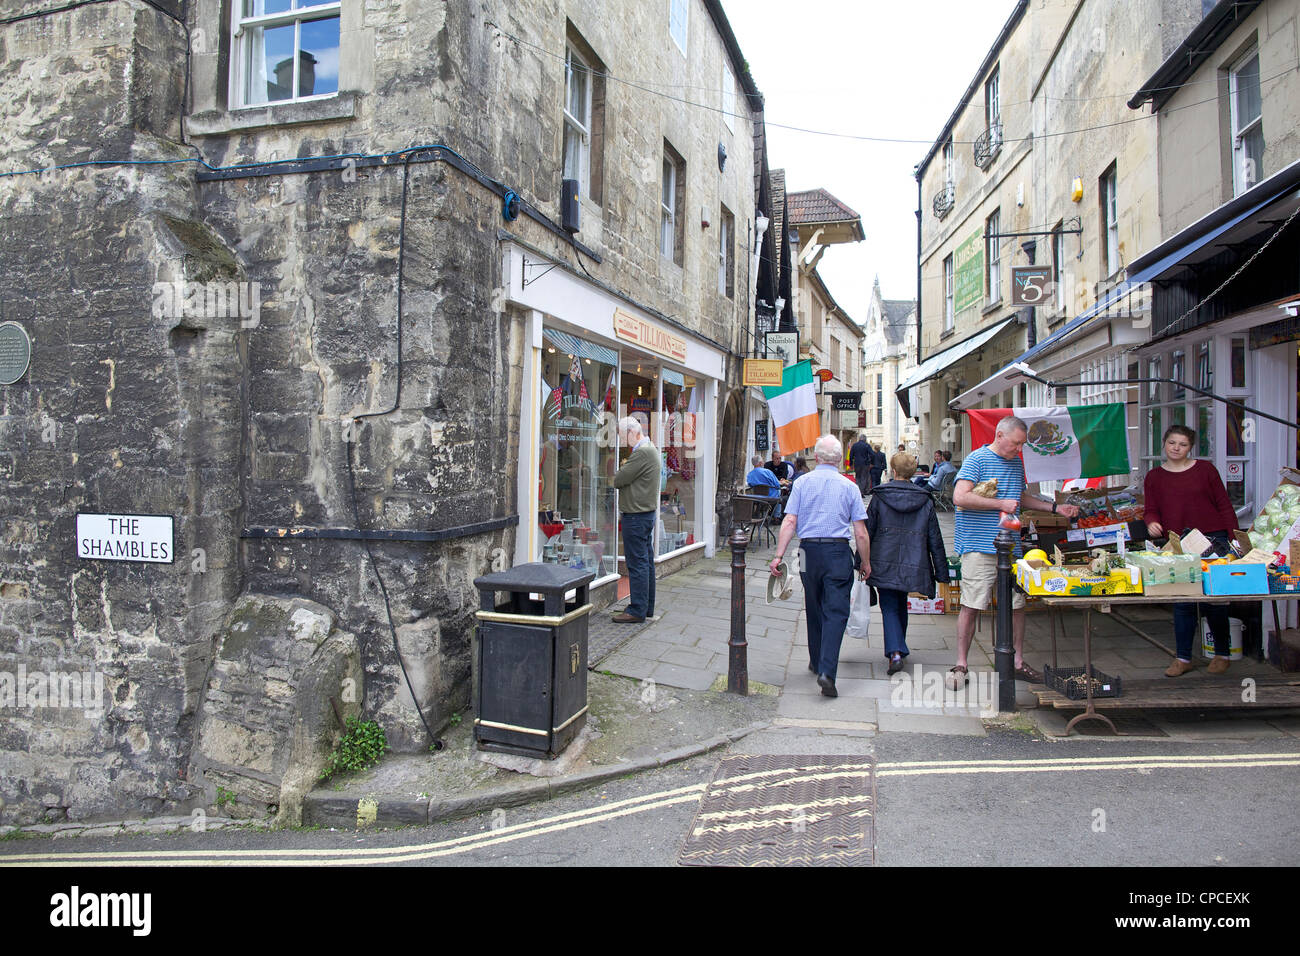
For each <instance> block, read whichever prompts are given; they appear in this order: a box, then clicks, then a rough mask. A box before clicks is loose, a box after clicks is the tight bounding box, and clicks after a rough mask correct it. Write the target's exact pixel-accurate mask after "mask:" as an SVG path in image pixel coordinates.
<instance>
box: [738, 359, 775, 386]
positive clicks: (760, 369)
mask: <svg viewBox="0 0 1300 956" xmlns="http://www.w3.org/2000/svg"><path fill="white" fill-rule="evenodd" d="M783 368H785V366H784V365H783V364H782V363H781V360H780V359H745V367H744V371H743V377H742V378H741V384H742V385H768V386H778V387H779V386H780V384H781V370H782V369H783Z"/></svg>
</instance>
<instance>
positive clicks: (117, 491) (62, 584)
mask: <svg viewBox="0 0 1300 956" xmlns="http://www.w3.org/2000/svg"><path fill="white" fill-rule="evenodd" d="M183 58H184V41H183V33H182V32H181V31H180V29H179V26H178V25H177V24H176V23H174V22H173V21H170V20H168V19H167V18H166V17H164V16H163V15H162V14H160V13H158V12H157V11H155V10H152V9H149V8H147V7H144V6H143V5H141V4H137V3H130V2H123V3H115V4H104V5H96V6H91V7H86V8H81V9H78V10H73V11H66V12H62V13H58V14H54V15H51V16H49V17H45V18H41V19H34V20H30V21H24V22H22V23H18V24H12V25H9V26H6V27H5V28H4V29H3V32H2V33H0V115H2V116H3V117H4V121H3V125H4V136H3V141H4V143H5V157H4V168H6V169H23V168H30V167H33V166H39V167H44V166H50V165H54V164H67V163H76V162H83V161H86V160H90V159H98V158H130V157H133V156H134V157H140V158H145V157H148V158H158V159H168V158H177V159H183V158H184V157H185V156H186V155H187V151H185V150H183V149H181V148H179V147H178V146H177V145H176V144H175V143H174V142H172V141H171V139H170V138H169V137H170V136H173V135H174V134H175V132H176V129H177V128H178V127H177V122H176V120H177V117H178V116H179V103H180V96H181V80H180V74H179V73H178V72H173V73H172V74H170V78H169V75H168V73H167V71H166V70H164V69H160V65H161V64H166V63H175V62H179V61H183ZM193 203H194V186H193V173H192V170H191V168H190V167H189V165H188V164H182V165H173V166H110V167H107V168H103V169H94V168H80V169H71V170H49V171H47V172H45V173H43V174H41V175H25V176H14V177H6V178H4V179H0V259H2V260H3V261H4V263H5V269H4V270H3V271H2V272H0V301H2V302H3V307H4V318H5V319H12V320H17V321H19V322H21V323H22V324H23V325H24V326H25V327H26V328H27V330H28V332H29V333H30V334H31V337H32V339H33V349H32V363H31V368H30V371H29V372H28V374H27V375H26V377H24V378H23V379H22V380H20V381H19V382H18V383H17V384H15V385H12V386H9V387H7V388H2V389H0V462H2V463H3V465H4V467H2V468H0V515H2V516H3V517H2V518H0V522H2V526H3V530H2V531H0V581H2V582H3V584H0V672H3V673H5V674H8V675H14V676H16V674H17V672H18V671H19V670H20V669H26V671H27V672H28V673H29V674H30V673H32V672H34V671H41V672H46V673H48V672H50V671H53V672H56V673H67V672H86V673H95V674H99V675H102V680H103V688H104V700H103V704H104V708H103V713H102V714H87V713H86V711H85V709H84V708H76V707H54V706H20V705H18V703H17V701H16V700H14V701H11V702H9V703H8V706H7V707H6V708H5V710H4V713H3V715H2V719H0V797H3V799H4V800H5V801H6V803H7V804H8V807H7V809H6V810H4V814H5V818H6V822H29V821H32V820H36V819H39V818H42V817H44V818H46V819H50V820H59V819H87V818H91V817H94V816H97V815H103V814H108V813H114V812H116V813H119V814H120V813H121V812H122V811H128V812H132V813H139V812H158V811H160V810H162V809H163V808H164V807H165V806H168V805H175V804H178V803H180V804H183V803H185V802H187V801H189V800H190V799H192V798H194V797H195V796H196V793H195V791H194V789H193V788H192V787H191V786H190V784H189V783H188V782H187V779H186V778H187V765H188V758H189V739H190V737H191V735H192V733H193V719H194V715H195V712H196V709H197V706H198V702H199V700H200V699H201V697H202V692H203V687H204V683H205V680H206V674H207V669H208V666H209V662H210V659H211V654H212V644H213V639H214V635H215V633H216V630H217V627H218V626H219V622H220V619H221V617H222V615H223V614H224V613H225V611H226V610H227V609H228V606H229V602H230V601H231V600H232V599H233V597H234V596H235V594H236V593H237V591H238V580H237V569H236V548H235V544H236V541H237V538H236V533H237V529H238V526H239V516H238V512H239V495H238V472H239V446H240V431H241V429H240V412H239V393H240V388H241V383H242V382H243V380H244V363H243V359H242V356H241V354H240V352H239V350H238V347H237V337H238V324H239V323H238V320H237V319H236V320H228V319H223V320H214V321H211V322H207V321H201V322H196V321H190V320H185V319H180V318H178V317H177V316H176V315H174V314H166V313H165V311H162V310H160V311H157V312H156V311H155V309H154V302H155V300H154V296H153V295H152V289H153V284H154V283H155V282H158V281H168V280H170V279H172V278H176V277H183V276H185V275H192V276H203V277H205V278H207V277H215V276H225V275H230V276H231V277H232V278H235V277H236V276H235V273H234V272H232V271H231V270H232V268H233V260H232V258H231V257H230V255H229V253H228V252H227V251H224V250H222V249H220V247H219V244H214V243H212V242H211V236H210V235H208V234H207V233H205V232H204V231H203V230H202V229H201V228H192V227H191V223H192V209H193ZM79 511H86V512H131V513H157V514H167V515H173V516H174V517H175V518H176V524H175V547H176V550H177V552H178V554H177V559H176V561H175V563H173V564H169V565H164V564H129V563H117V562H109V561H81V560H78V559H77V557H76V550H75V545H74V537H75V521H76V513H77V512H79ZM196 549H198V550H197V553H196ZM46 703H47V704H48V703H50V702H49V701H47V702H46ZM10 708H12V709H10Z"/></svg>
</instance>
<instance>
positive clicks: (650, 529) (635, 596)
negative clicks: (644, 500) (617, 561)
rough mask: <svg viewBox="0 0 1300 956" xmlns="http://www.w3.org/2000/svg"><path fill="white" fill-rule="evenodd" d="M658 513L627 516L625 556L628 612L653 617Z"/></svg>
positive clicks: (624, 535) (624, 537)
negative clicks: (656, 521)
mask: <svg viewBox="0 0 1300 956" xmlns="http://www.w3.org/2000/svg"><path fill="white" fill-rule="evenodd" d="M654 540H655V512H653V511H642V512H638V513H635V514H624V515H623V557H624V560H625V561H626V562H627V579H628V590H629V600H628V604H627V613H628V614H630V615H632V616H633V617H652V616H654V612H655V548H654Z"/></svg>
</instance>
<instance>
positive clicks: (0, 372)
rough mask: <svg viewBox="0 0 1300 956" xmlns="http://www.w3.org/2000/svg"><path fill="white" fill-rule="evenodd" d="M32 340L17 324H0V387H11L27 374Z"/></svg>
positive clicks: (30, 358)
mask: <svg viewBox="0 0 1300 956" xmlns="http://www.w3.org/2000/svg"><path fill="white" fill-rule="evenodd" d="M31 361H32V340H31V337H30V336H28V334H27V330H26V329H25V328H23V327H22V326H21V325H19V324H18V323H17V322H0V385H12V384H13V383H14V382H16V381H18V380H19V379H20V378H22V377H23V376H24V375H26V374H27V366H28V365H30V364H31Z"/></svg>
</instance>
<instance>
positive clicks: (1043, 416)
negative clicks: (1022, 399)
mask: <svg viewBox="0 0 1300 956" xmlns="http://www.w3.org/2000/svg"><path fill="white" fill-rule="evenodd" d="M966 414H967V415H969V416H970V439H971V447H972V448H979V447H981V446H983V445H987V444H988V443H989V442H991V441H993V435H994V432H995V431H996V429H997V425H998V422H999V421H1001V420H1002V419H1004V418H1006V417H1007V416H1008V415H1016V416H1017V417H1019V418H1023V419H1024V420H1025V424H1026V425H1028V426H1029V435H1028V439H1027V440H1026V441H1025V446H1024V448H1023V449H1022V450H1021V457H1022V458H1023V459H1024V462H1025V480H1026V481H1050V480H1052V479H1057V478H1064V479H1071V478H1102V477H1106V476H1108V475H1127V474H1128V473H1129V464H1128V419H1127V416H1126V415H1125V412H1124V403H1123V402H1114V403H1111V404H1109V405H1048V406H1046V407H1044V408H970V409H967V410H966Z"/></svg>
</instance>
